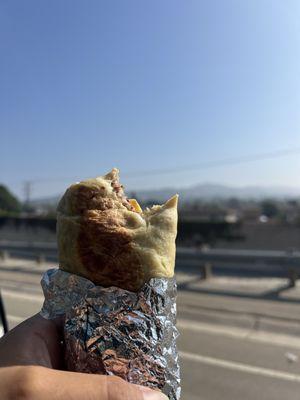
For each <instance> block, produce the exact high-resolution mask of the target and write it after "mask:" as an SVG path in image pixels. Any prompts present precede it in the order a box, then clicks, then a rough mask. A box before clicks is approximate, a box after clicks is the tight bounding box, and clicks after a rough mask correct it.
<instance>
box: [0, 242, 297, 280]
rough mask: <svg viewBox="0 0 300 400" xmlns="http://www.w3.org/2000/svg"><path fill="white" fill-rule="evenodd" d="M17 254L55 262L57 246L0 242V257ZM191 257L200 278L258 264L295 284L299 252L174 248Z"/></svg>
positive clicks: (178, 254) (179, 255) (180, 255)
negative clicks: (220, 266)
mask: <svg viewBox="0 0 300 400" xmlns="http://www.w3.org/2000/svg"><path fill="white" fill-rule="evenodd" d="M10 253H11V254H12V255H15V256H18V257H29V258H34V259H35V260H36V261H37V262H41V260H48V261H57V245H56V243H55V242H52V243H49V242H24V241H22V242H20V241H19V242H17V241H16V242H15V241H14V242H12V241H0V256H1V254H2V256H3V257H5V256H7V255H9V254H10ZM180 259H184V260H193V261H194V262H197V263H199V268H200V270H201V273H202V276H203V278H208V277H209V276H211V275H212V271H213V267H214V264H216V263H220V262H225V263H232V264H235V265H237V264H239V263H240V264H242V263H243V264H250V265H251V264H253V266H255V267H256V268H257V265H258V264H259V263H262V264H276V265H280V266H281V267H282V268H283V269H284V270H285V271H286V273H287V276H288V278H289V280H290V284H291V285H292V286H294V285H295V282H296V280H297V279H298V273H299V272H300V251H294V250H292V249H291V250H288V251H276V250H234V249H207V250H201V249H195V248H186V247H180V246H179V247H177V260H180Z"/></svg>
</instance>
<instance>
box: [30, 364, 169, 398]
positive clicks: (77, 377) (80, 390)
mask: <svg viewBox="0 0 300 400" xmlns="http://www.w3.org/2000/svg"><path fill="white" fill-rule="evenodd" d="M29 368H30V367H29ZM32 368H34V367H32ZM31 375H32V376H31V378H29V382H31V384H30V385H28V384H27V387H31V390H30V391H29V395H30V396H29V397H28V399H30V400H39V399H41V398H43V400H167V397H166V396H165V395H163V394H162V393H161V392H158V391H153V390H150V389H148V388H144V387H140V386H138V385H132V384H130V383H127V382H125V381H124V380H123V379H121V378H118V377H113V376H103V375H91V374H82V373H76V372H66V371H55V370H49V369H47V368H41V367H35V368H34V371H33V372H32V373H31ZM25 400H27V399H25Z"/></svg>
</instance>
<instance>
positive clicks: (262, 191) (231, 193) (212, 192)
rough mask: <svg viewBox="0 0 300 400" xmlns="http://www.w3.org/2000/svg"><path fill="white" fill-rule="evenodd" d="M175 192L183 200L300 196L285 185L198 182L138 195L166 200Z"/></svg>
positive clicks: (146, 198)
mask: <svg viewBox="0 0 300 400" xmlns="http://www.w3.org/2000/svg"><path fill="white" fill-rule="evenodd" d="M174 193H178V194H179V195H180V197H181V200H182V201H186V200H197V199H201V200H211V199H228V198H231V197H235V198H238V199H243V200H246V199H253V200H260V199H263V198H276V199H284V198H295V197H298V196H300V186H299V188H290V187H284V186H270V187H263V186H245V187H234V186H225V185H218V184H211V183H204V184H198V185H195V186H191V187H188V188H182V189H178V188H177V189H176V188H165V189H158V190H143V191H136V194H137V197H138V198H139V199H140V200H141V201H146V200H149V199H153V200H157V201H165V200H166V199H168V198H169V197H171V196H172V195H173V194H174Z"/></svg>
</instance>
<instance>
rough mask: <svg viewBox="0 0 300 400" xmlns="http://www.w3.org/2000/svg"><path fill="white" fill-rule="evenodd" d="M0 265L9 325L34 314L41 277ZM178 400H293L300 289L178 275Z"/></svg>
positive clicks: (297, 387) (30, 266)
mask: <svg viewBox="0 0 300 400" xmlns="http://www.w3.org/2000/svg"><path fill="white" fill-rule="evenodd" d="M49 267H52V265H50V264H44V265H38V264H35V263H33V262H32V261H29V260H27V261H24V260H15V259H12V260H7V261H5V262H4V261H1V262H0V287H1V290H2V294H3V297H4V302H5V307H6V312H7V314H8V320H9V325H10V327H11V328H12V327H14V326H15V325H17V324H18V323H20V322H21V321H22V320H23V319H25V318H27V317H28V316H30V315H32V314H34V313H36V312H38V311H39V310H40V307H41V304H42V301H43V297H42V292H41V289H40V286H39V282H40V278H41V274H42V272H43V271H44V270H45V269H47V268H49ZM178 283H179V295H178V328H179V330H180V333H181V335H180V338H179V341H178V346H179V350H180V357H181V368H182V388H183V392H182V400H202V399H203V400H237V399H243V400H250V399H251V400H252V399H257V400H271V399H272V400H277V399H278V400H282V399H288V400H293V399H295V400H296V399H297V400H298V399H299V398H300V287H299V286H298V287H296V288H289V287H288V286H287V285H286V282H285V281H284V280H283V279H279V278H276V279H249V278H241V277H239V278H233V277H231V278H228V277H216V278H212V279H210V280H208V281H206V282H203V281H201V280H200V279H199V277H198V276H197V275H187V274H183V273H181V274H179V275H178Z"/></svg>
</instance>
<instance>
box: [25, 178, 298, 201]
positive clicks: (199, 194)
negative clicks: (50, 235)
mask: <svg viewBox="0 0 300 400" xmlns="http://www.w3.org/2000/svg"><path fill="white" fill-rule="evenodd" d="M126 193H127V195H128V197H134V196H136V197H137V198H138V199H139V200H140V201H141V202H145V201H150V200H155V201H157V202H164V201H166V200H167V199H168V198H170V197H172V196H173V195H174V194H175V193H178V194H179V195H180V199H181V201H191V200H213V199H224V200H225V199H229V198H237V199H241V200H247V199H249V200H250V199H251V200H262V199H265V198H272V199H278V200H280V199H290V198H295V197H300V186H299V188H296V187H295V188H292V187H285V186H269V187H268V186H244V187H237V186H227V185H222V184H214V183H202V184H197V185H193V186H190V187H187V188H175V187H169V188H160V189H152V190H150V189H147V190H127V191H126ZM60 197H61V195H57V196H51V197H46V198H37V199H33V200H32V201H31V204H32V205H34V206H45V205H52V206H53V205H55V204H57V203H58V200H59V198H60Z"/></svg>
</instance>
